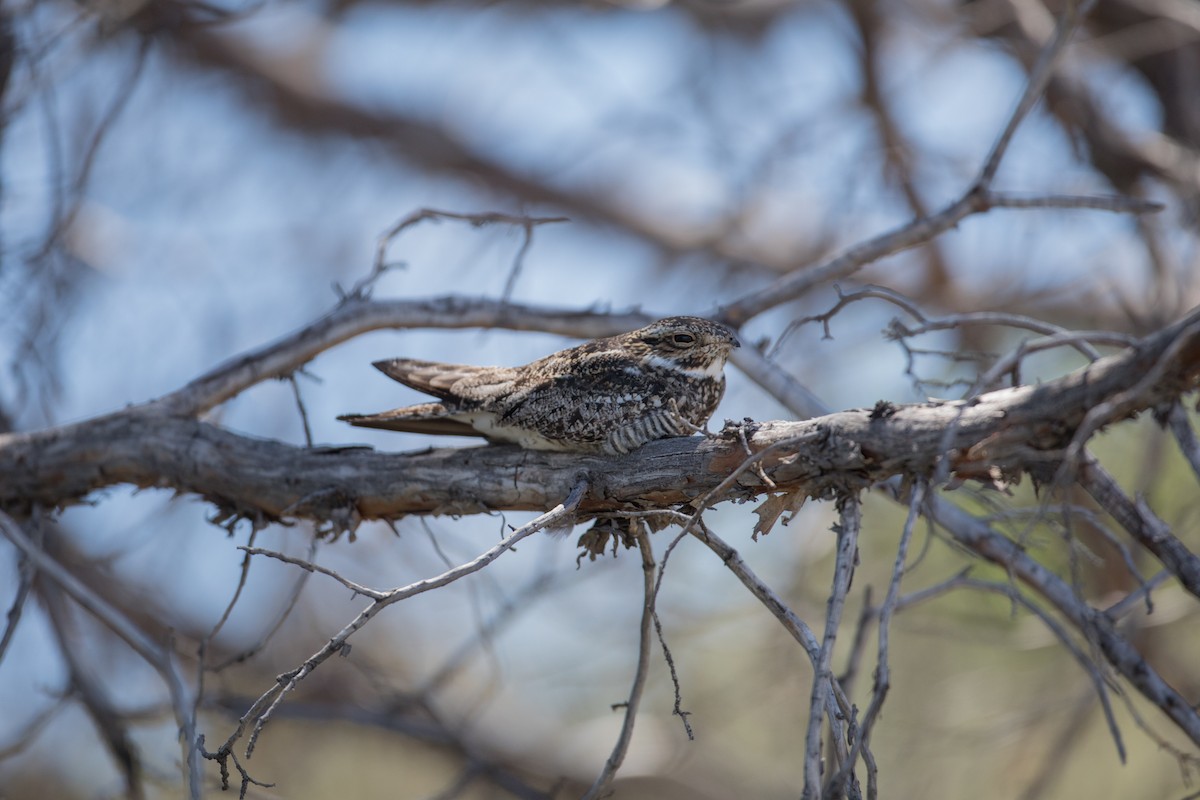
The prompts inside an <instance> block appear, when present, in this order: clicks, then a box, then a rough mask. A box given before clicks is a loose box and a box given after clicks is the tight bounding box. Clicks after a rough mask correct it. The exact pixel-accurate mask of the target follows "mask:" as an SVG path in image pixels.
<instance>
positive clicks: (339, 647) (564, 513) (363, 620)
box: [205, 479, 588, 773]
mask: <svg viewBox="0 0 1200 800" xmlns="http://www.w3.org/2000/svg"><path fill="white" fill-rule="evenodd" d="M587 489H588V481H587V480H585V479H580V480H579V481H578V482H577V483H576V485H575V487H574V488H573V489H572V490H571V492H570V493H569V494H568V495H567V497H566V499H565V500H563V502H562V503H560V504H558V505H557V506H555V507H554V508H552V509H551V510H550V511H547V512H546V513H545V514H542V515H541V516H539V517H537V518H536V519H534V520H532V521H530V522H528V523H526V524H525V525H523V526H521V527H520V528H518V529H517V530H515V531H513V533H512V534H511V535H510V536H508V537H507V538H506V539H504V540H502V541H501V542H499V543H498V544H496V545H495V546H493V547H491V548H489V549H488V550H487V551H485V552H483V553H481V554H480V555H479V556H477V557H476V558H474V559H472V560H471V561H468V562H466V563H465V564H461V565H459V566H457V567H455V568H453V569H450V570H447V571H446V572H443V573H442V574H441V575H437V576H435V577H433V578H427V579H425V580H421V581H417V582H415V583H411V584H408V585H407V586H401V587H397V588H395V589H391V590H388V591H387V592H383V593H381V594H379V596H378V597H377V598H376V599H374V601H373V602H372V603H371V604H370V605H369V606H367V607H366V608H365V609H364V610H363V611H362V612H361V613H360V614H358V616H356V617H355V618H354V619H353V620H352V621H351V622H350V623H349V624H347V625H346V626H345V627H343V628H342V630H341V631H339V632H338V633H337V634H336V635H335V636H333V637H332V638H331V639H330V640H329V641H328V642H327V643H326V644H325V645H324V646H323V647H322V648H321V649H320V650H318V651H317V652H315V653H313V654H312V655H311V656H309V657H308V658H307V659H306V660H305V661H304V663H303V664H301V665H300V666H299V667H297V668H296V669H294V670H291V671H290V672H286V673H284V674H283V675H280V676H279V678H278V679H277V681H276V684H275V685H274V686H272V687H271V688H270V689H269V690H267V691H266V692H264V693H263V694H262V695H261V696H260V697H259V698H258V699H257V700H256V701H255V702H254V704H253V705H252V706H251V707H250V708H249V709H248V710H247V711H246V713H245V714H243V715H242V717H241V719H240V720H239V721H238V725H237V727H236V728H235V729H234V731H233V732H232V733H231V734H230V735H229V738H228V739H226V740H225V742H224V743H223V744H222V745H221V746H220V747H219V748H218V749H217V750H216V752H214V753H206V755H205V757H206V758H211V759H214V760H216V761H218V762H219V763H220V764H221V767H222V771H223V773H224V772H225V771H226V766H225V765H226V761H227V759H228V758H229V757H230V756H231V755H232V752H233V745H234V744H235V743H236V742H237V741H238V740H239V739H240V738H241V737H242V736H243V735H244V734H245V733H246V729H247V728H248V727H249V726H250V724H251V723H253V731H252V732H251V735H250V738H249V741H248V743H247V746H246V757H247V758H249V757H250V756H251V755H252V754H253V752H254V745H255V743H256V741H257V739H258V736H259V734H260V733H261V732H262V729H263V726H264V725H266V723H267V722H268V720H269V719H270V717H271V713H272V712H273V711H274V709H275V708H276V707H277V706H278V705H279V703H280V702H281V701H282V700H283V698H284V696H285V695H286V694H288V693H289V692H291V691H292V690H293V689H295V688H296V686H297V685H298V684H299V682H300V681H301V680H303V679H304V678H305V677H307V676H308V675H309V674H311V673H312V672H313V670H315V669H316V668H317V667H318V666H320V665H321V664H322V663H324V662H325V661H326V660H328V659H329V657H330V656H332V655H333V654H334V653H337V652H341V651H343V650H344V648H346V647H347V646H348V641H347V640H348V639H349V638H350V636H352V635H353V634H354V633H355V632H356V631H358V630H360V629H361V628H362V627H363V626H364V625H366V624H367V623H368V622H370V620H371V619H372V618H373V617H374V616H375V615H376V614H378V613H379V612H380V611H382V610H383V609H384V608H386V607H388V606H389V605H392V604H394V603H398V602H400V601H401V600H405V599H407V598H409V597H413V596H415V595H418V594H421V593H423V592H427V591H429V590H431V589H437V588H440V587H442V586H446V585H448V584H450V583H453V582H454V581H456V580H458V579H459V578H462V577H464V576H466V575H470V574H472V573H475V572H478V571H479V570H481V569H483V568H484V567H486V566H487V565H488V564H490V563H492V562H493V561H495V560H496V559H497V558H499V557H500V556H501V555H503V554H504V553H505V552H507V551H508V550H511V549H512V548H513V546H514V545H516V544H517V542H519V541H521V540H523V539H525V538H527V537H529V536H532V535H533V534H535V533H537V532H538V531H540V530H542V529H544V528H547V527H553V526H554V525H556V524H559V523H561V522H563V521H564V520H566V519H568V518H569V517H570V516H571V515H572V514H574V512H575V510H576V509H577V508H578V507H579V504H580V502H581V501H582V500H583V497H584V495H585V494H586V493H587ZM289 563H290V562H289ZM298 566H301V567H303V568H305V569H307V568H308V566H311V565H304V564H300V565H298ZM326 574H328V573H326ZM343 582H344V581H343ZM363 588H366V587H363ZM371 591H374V590H371ZM368 596H372V595H368Z"/></svg>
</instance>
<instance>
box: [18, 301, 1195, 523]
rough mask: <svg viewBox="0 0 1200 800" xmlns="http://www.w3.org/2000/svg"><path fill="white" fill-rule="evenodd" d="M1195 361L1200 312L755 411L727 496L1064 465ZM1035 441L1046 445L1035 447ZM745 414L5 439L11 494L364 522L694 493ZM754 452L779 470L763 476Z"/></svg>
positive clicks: (1153, 399) (1158, 400)
mask: <svg viewBox="0 0 1200 800" xmlns="http://www.w3.org/2000/svg"><path fill="white" fill-rule="evenodd" d="M1198 375H1200V312H1194V313H1193V314H1191V315H1189V316H1188V317H1187V318H1185V319H1183V320H1181V321H1180V322H1178V323H1176V324H1174V325H1172V326H1170V327H1168V328H1166V329H1164V330H1162V331H1160V332H1158V333H1156V334H1154V335H1152V336H1150V337H1148V338H1146V339H1145V340H1143V341H1142V342H1140V343H1139V344H1138V345H1137V346H1136V347H1133V348H1130V349H1129V350H1127V351H1125V352H1123V353H1120V354H1117V355H1114V356H1109V357H1107V358H1103V359H1100V360H1098V361H1096V362H1094V363H1092V364H1090V365H1089V366H1087V367H1085V368H1083V369H1080V370H1077V371H1075V372H1072V373H1070V374H1068V375H1066V376H1064V377H1062V378H1059V379H1057V380H1054V381H1050V382H1047V383H1044V384H1041V385H1038V386H1019V387H1014V388H1010V389H1003V390H999V391H994V392H989V393H987V394H984V395H981V396H979V397H978V398H976V399H974V400H972V401H967V402H946V403H938V404H917V405H907V406H896V405H892V404H890V403H883V402H881V403H879V404H877V405H876V407H875V408H873V409H855V410H850V411H842V412H838V413H834V414H829V415H826V416H823V417H818V418H815V419H811V420H805V421H802V422H763V423H746V425H745V427H744V429H743V431H744V433H745V437H746V444H747V445H748V447H749V451H750V453H753V454H755V455H757V456H758V466H757V467H755V468H752V469H746V468H743V469H742V471H741V472H740V474H739V475H738V476H737V478H736V483H732V484H729V485H728V486H727V488H726V489H725V490H724V493H723V494H722V497H721V498H716V497H714V498H710V499H711V500H717V499H728V498H729V497H742V498H745V497H750V496H753V495H757V494H762V493H765V492H772V491H800V492H803V493H805V494H808V495H812V496H814V497H822V496H828V495H830V494H831V493H833V492H835V491H852V490H855V489H861V488H864V487H866V486H869V485H870V484H872V483H874V482H876V481H879V480H883V479H886V478H889V477H892V476H894V475H908V476H914V475H923V474H928V473H930V472H931V471H932V470H933V469H934V468H935V466H936V465H937V463H938V460H939V458H940V457H941V456H942V455H943V454H948V456H949V467H950V473H951V474H953V475H956V476H958V477H960V478H979V479H985V480H991V479H996V478H999V477H1001V476H1003V475H1006V474H1008V473H1010V472H1011V471H1015V470H1017V469H1019V468H1020V467H1021V466H1022V465H1026V466H1027V465H1029V464H1030V463H1036V462H1037V461H1038V460H1039V459H1043V460H1044V461H1045V462H1046V463H1048V464H1050V465H1051V466H1053V465H1054V464H1055V463H1056V461H1057V460H1058V458H1059V457H1060V456H1061V454H1062V451H1063V449H1064V448H1065V447H1066V446H1067V445H1068V444H1069V443H1070V442H1071V439H1072V436H1074V434H1075V432H1076V431H1077V429H1078V428H1079V426H1080V425H1081V424H1083V423H1084V421H1085V418H1086V417H1087V415H1088V413H1089V411H1092V410H1093V409H1097V408H1098V407H1101V410H1104V409H1107V410H1106V412H1105V413H1104V415H1103V418H1102V419H1095V420H1090V424H1092V425H1099V424H1107V423H1109V422H1113V421H1115V420H1117V419H1121V418H1125V417H1128V416H1130V415H1132V414H1135V413H1137V412H1138V411H1141V410H1144V409H1147V408H1154V407H1157V406H1160V405H1162V404H1164V403H1168V402H1171V401H1173V400H1175V399H1176V398H1178V397H1179V395H1180V394H1181V393H1183V392H1186V391H1188V390H1190V389H1192V388H1194V387H1195V385H1196V380H1197V376H1198ZM1031 450H1035V451H1041V453H1042V455H1041V456H1038V457H1034V458H1031ZM747 455H748V454H747V450H746V447H745V446H743V444H742V441H741V436H740V435H739V433H738V430H737V427H735V426H730V427H727V428H726V430H724V431H722V432H721V434H719V435H717V436H715V437H712V438H708V439H705V438H702V437H699V436H696V437H690V438H678V439H667V440H662V441H658V442H653V443H651V444H649V445H647V446H646V447H644V448H642V449H640V450H638V451H637V452H635V453H632V454H630V455H627V456H616V457H601V456H581V455H573V454H562V453H543V452H534V451H526V450H521V449H519V448H516V447H495V446H485V447H473V448H465V449H437V450H429V451H423V452H414V453H395V454H391V453H379V452H375V451H373V450H370V449H368V448H354V447H350V448H346V447H334V448H302V447H295V446H292V445H288V444H284V443H281V442H276V441H270V440H265V439H256V438H252V437H249V436H244V435H239V434H235V433H232V432H230V431H227V430H223V429H221V428H218V427H216V426H214V425H211V424H208V423H205V422H201V421H198V420H195V419H192V418H190V417H181V416H173V415H170V414H165V413H163V412H162V410H161V406H158V405H156V404H148V405H146V406H140V407H133V408H129V409H126V410H123V411H120V412H116V413H114V414H111V415H108V416H104V417H99V418H96V419H92V420H88V421H84V422H80V423H77V424H74V425H69V426H65V427H61V428H54V429H49V430H44V431H37V432H33V433H19V434H6V435H3V436H0V508H5V509H8V510H11V511H15V512H18V513H19V512H21V511H23V510H24V509H25V508H28V507H29V506H30V505H32V504H40V505H43V506H48V507H53V506H61V505H65V504H69V503H72V502H77V501H80V500H82V499H83V498H85V497H86V496H87V495H88V494H89V493H90V492H93V491H95V490H97V489H102V488H104V487H107V486H113V485H116V484H132V485H135V486H139V487H164V488H171V489H174V490H176V491H180V492H187V493H194V494H197V495H200V496H202V497H204V498H206V499H208V500H210V501H212V502H214V503H215V504H217V505H218V506H220V507H221V508H222V509H223V510H225V511H227V512H232V513H236V514H245V515H252V516H253V515H260V516H262V517H264V518H266V519H289V518H308V519H315V520H319V521H322V522H332V523H333V524H334V525H335V527H337V528H339V529H340V528H346V527H350V528H352V527H353V526H354V525H355V524H357V522H358V521H359V520H361V519H371V518H391V517H396V516H400V515H404V514H414V513H441V514H468V513H475V512H481V511H485V510H488V509H530V510H544V509H546V508H550V507H551V506H553V505H555V504H556V503H558V502H560V501H561V500H562V498H563V497H565V496H566V495H567V493H568V492H569V491H570V489H571V487H572V486H573V485H574V483H575V481H576V478H577V477H578V476H579V475H580V474H586V475H587V476H588V478H589V481H590V483H591V486H592V489H591V491H590V492H589V495H588V497H587V498H586V499H585V500H584V502H583V503H582V504H581V506H580V512H581V513H582V514H585V515H586V514H594V513H597V512H603V511H612V510H617V509H622V508H630V507H635V508H652V507H666V506H672V505H677V504H681V503H687V502H691V501H694V500H696V499H697V498H698V497H701V496H702V495H704V494H706V493H708V492H711V491H712V490H714V489H716V488H717V487H718V486H719V485H720V484H721V483H722V481H725V480H726V479H727V478H728V477H729V476H730V475H731V474H732V473H733V472H734V471H735V470H737V469H738V468H739V467H740V466H742V465H743V464H744V462H746V460H747ZM759 467H761V470H762V471H763V473H764V474H765V475H766V476H767V477H768V478H769V479H770V481H771V482H772V483H773V484H774V485H773V486H771V485H768V484H767V483H766V482H764V481H763V478H762V475H760V474H759V469H758V468H759Z"/></svg>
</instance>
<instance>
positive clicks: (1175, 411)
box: [1167, 403, 1200, 478]
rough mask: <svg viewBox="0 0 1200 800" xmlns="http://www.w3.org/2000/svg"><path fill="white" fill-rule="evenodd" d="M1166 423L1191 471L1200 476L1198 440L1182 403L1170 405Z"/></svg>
mask: <svg viewBox="0 0 1200 800" xmlns="http://www.w3.org/2000/svg"><path fill="white" fill-rule="evenodd" d="M1167 424H1168V425H1169V426H1170V428H1171V434H1172V435H1173V436H1174V437H1175V442H1176V443H1177V444H1178V445H1179V450H1180V452H1181V453H1183V457H1184V458H1186V459H1187V462H1188V464H1189V465H1191V468H1192V472H1193V473H1195V475H1196V477H1197V478H1200V441H1197V439H1196V432H1195V431H1194V430H1192V425H1191V423H1190V422H1189V421H1188V415H1187V411H1185V410H1184V408H1183V405H1182V404H1180V403H1176V404H1175V405H1173V406H1172V407H1171V412H1170V414H1168V415H1167Z"/></svg>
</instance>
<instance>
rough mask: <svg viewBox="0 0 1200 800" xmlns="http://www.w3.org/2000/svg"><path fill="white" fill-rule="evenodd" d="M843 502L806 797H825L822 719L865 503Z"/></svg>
mask: <svg viewBox="0 0 1200 800" xmlns="http://www.w3.org/2000/svg"><path fill="white" fill-rule="evenodd" d="M840 506H841V519H840V520H839V522H838V525H837V536H838V544H837V560H836V562H835V565H834V571H833V588H832V589H831V591H830V593H829V600H828V601H827V607H826V612H825V632H824V635H823V637H822V641H821V654H820V657H819V658H818V659H817V665H816V667H815V669H814V670H813V686H812V696H811V702H810V704H809V711H808V729H807V732H806V734H805V738H804V742H805V744H804V791H803V793H802V794H801V795H800V796H801V797H802V798H805V800H818V799H819V798H820V797H821V721H822V720H823V719H824V716H825V703H826V700H827V698H828V697H829V687H830V684H831V683H832V681H833V669H832V659H833V646H834V643H835V642H836V641H837V632H838V627H839V626H840V625H841V622H842V609H843V607H844V606H845V604H846V595H847V594H848V593H849V591H850V579H851V577H852V576H853V575H854V565H855V562H856V561H857V560H858V532H859V529H860V527H861V526H862V507H861V505H860V503H859V500H858V497H856V496H853V495H851V496H847V497H843V498H842V499H841V501H840ZM848 763H849V762H848Z"/></svg>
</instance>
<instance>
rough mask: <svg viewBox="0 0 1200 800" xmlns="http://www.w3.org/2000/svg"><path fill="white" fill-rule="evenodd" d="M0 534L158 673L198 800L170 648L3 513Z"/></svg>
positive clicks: (192, 727)
mask: <svg viewBox="0 0 1200 800" xmlns="http://www.w3.org/2000/svg"><path fill="white" fill-rule="evenodd" d="M0 533H2V534H4V536H5V537H7V538H8V540H9V541H10V542H12V543H13V544H14V545H16V547H17V549H18V550H20V551H21V552H22V553H23V554H24V555H25V557H26V558H28V559H29V560H30V561H32V562H33V564H34V566H35V567H36V568H37V569H38V571H40V572H41V573H42V574H44V575H45V576H46V577H48V578H49V579H50V580H53V581H54V582H55V583H57V584H58V585H59V587H60V588H61V589H62V590H63V591H64V592H65V593H66V594H67V595H69V596H70V597H71V599H72V600H74V601H75V602H76V603H78V604H79V605H80V606H82V607H83V608H84V609H85V610H87V612H88V613H90V614H91V615H92V616H94V617H95V618H96V619H98V620H100V621H101V622H102V623H104V625H105V626H106V627H107V628H108V629H109V630H111V631H112V632H113V633H115V634H116V635H117V636H118V637H120V638H121V639H122V640H123V641H124V642H125V643H126V644H127V645H129V647H130V648H131V649H132V650H133V651H134V652H135V653H137V654H138V655H139V656H141V657H142V659H143V660H144V661H145V662H146V663H147V664H149V665H150V666H151V667H153V668H154V670H155V671H156V672H158V674H159V677H160V678H162V680H163V683H164V684H166V687H167V692H168V693H169V694H170V697H171V708H172V710H173V711H174V712H175V721H176V722H177V723H178V724H179V736H180V744H181V747H182V750H183V763H184V765H185V767H184V782H185V783H186V784H187V792H188V796H189V797H191V798H193V800H198V798H199V797H200V791H201V786H202V783H201V781H202V778H201V773H200V756H199V752H198V751H197V748H196V746H195V742H196V719H195V717H194V716H193V714H192V708H193V703H192V702H191V690H190V689H189V688H188V686H187V683H186V681H185V680H184V678H183V673H182V671H181V670H180V668H179V665H178V664H176V663H175V656H174V653H173V652H172V651H171V649H170V648H169V647H168V646H165V645H162V644H159V643H158V642H155V641H154V640H153V639H151V638H150V637H149V636H147V635H146V634H145V632H144V631H142V629H141V628H139V627H137V626H136V625H135V624H134V623H133V622H132V621H131V620H130V619H129V618H128V617H127V616H125V615H124V614H122V613H121V612H120V611H119V610H118V609H117V608H116V607H114V606H113V605H112V604H110V603H109V602H108V601H107V600H105V599H104V598H103V597H101V596H100V595H98V594H96V593H95V591H93V590H92V589H91V587H89V586H87V585H86V584H85V583H83V582H82V581H80V580H79V579H78V578H76V577H75V576H74V575H73V574H71V573H70V572H68V571H67V570H66V568H64V567H63V566H62V565H61V564H59V563H58V562H57V561H55V560H54V559H52V558H51V557H50V556H49V555H47V554H46V552H45V551H44V550H42V549H41V548H40V547H38V546H37V545H35V544H34V543H33V542H32V541H31V540H30V539H29V538H28V537H27V536H26V535H25V533H24V531H22V530H21V528H20V526H19V525H17V524H16V522H14V521H13V520H12V518H11V517H9V516H8V515H7V514H5V513H3V512H0Z"/></svg>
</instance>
